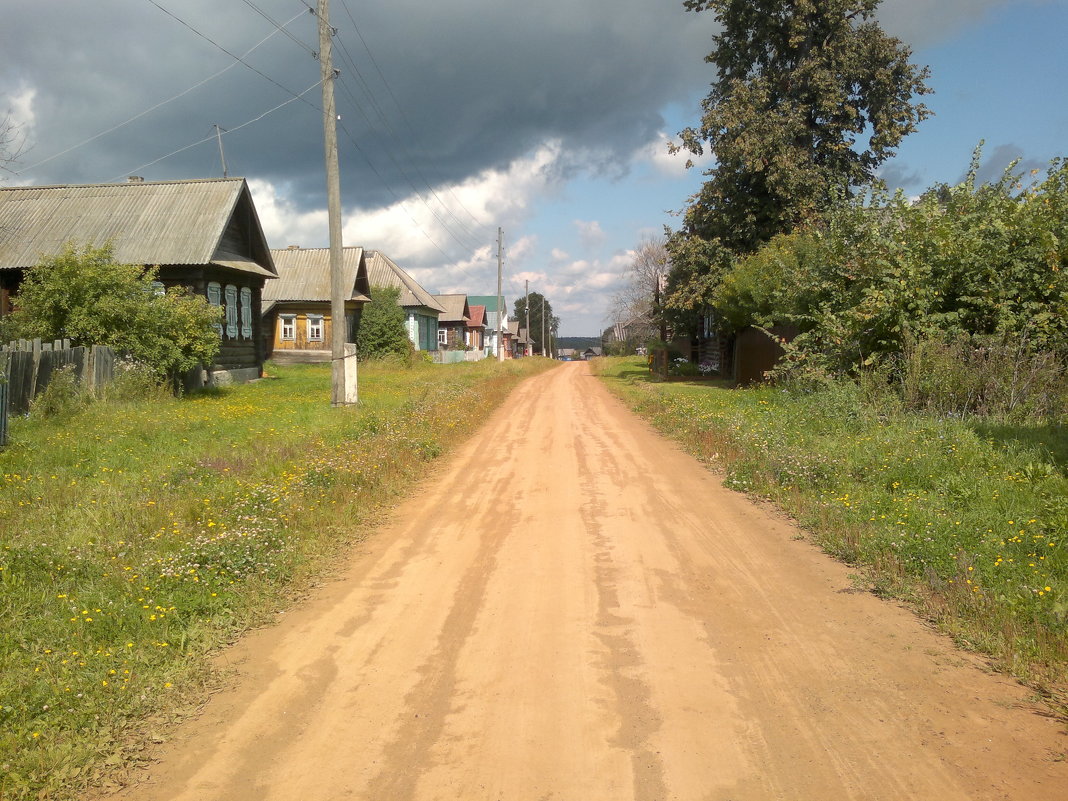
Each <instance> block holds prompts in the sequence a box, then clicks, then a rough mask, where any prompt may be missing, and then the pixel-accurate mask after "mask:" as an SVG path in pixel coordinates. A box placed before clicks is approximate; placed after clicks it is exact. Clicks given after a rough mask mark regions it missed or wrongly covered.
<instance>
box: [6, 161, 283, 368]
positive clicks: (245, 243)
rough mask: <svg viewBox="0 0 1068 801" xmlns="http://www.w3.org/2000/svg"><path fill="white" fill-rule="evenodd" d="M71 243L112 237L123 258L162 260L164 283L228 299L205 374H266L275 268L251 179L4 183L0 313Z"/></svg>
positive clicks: (218, 301) (98, 242) (220, 301)
mask: <svg viewBox="0 0 1068 801" xmlns="http://www.w3.org/2000/svg"><path fill="white" fill-rule="evenodd" d="M68 243H73V244H74V245H75V246H84V245H95V246H98V247H99V246H102V245H104V244H108V243H110V244H111V246H112V248H113V250H114V256H115V260H116V261H118V262H120V263H124V264H143V265H145V266H146V267H147V266H156V265H158V266H159V279H160V281H161V282H162V283H163V284H164V285H165V286H178V285H182V286H187V287H190V288H191V289H192V290H193V291H194V292H196V293H198V294H201V295H204V296H205V297H207V299H208V301H209V302H210V303H212V304H213V305H216V306H222V307H223V308H224V309H225V312H226V316H225V319H224V322H223V323H222V324H221V325H220V326H219V336H220V338H221V340H222V345H221V348H220V351H219V355H218V356H217V357H216V359H215V363H214V364H212V365H210V366H208V368H207V375H206V378H208V379H209V380H215V381H224V382H225V381H231V380H233V381H243V380H248V379H251V378H257V377H259V376H260V375H262V372H263V360H264V348H263V337H262V335H261V331H260V326H261V313H260V312H261V302H262V293H263V287H264V284H265V283H266V282H267V281H268V280H270V279H274V278H275V277H276V273H275V267H274V262H273V261H272V259H271V252H270V248H268V246H267V241H266V239H265V238H264V235H263V229H262V227H261V226H260V220H259V215H258V214H257V213H256V207H255V204H254V203H253V202H252V195H251V193H250V192H249V188H248V184H247V183H246V182H245V179H244V178H217V179H205V180H190V181H141V180H139V179H137V180H133V179H131V181H129V182H127V183H122V184H78V185H63V186H23V187H4V188H0V314H4V313H6V312H7V311H9V310H10V304H11V301H12V296H13V295H14V294H15V293H16V292H17V290H18V286H19V284H20V283H21V281H22V276H23V274H24V273H25V271H26V270H27V269H28V268H30V267H32V266H34V265H36V264H37V263H38V262H40V260H41V259H42V257H48V256H54V255H57V254H59V253H60V252H62V250H63V248H64V247H65V246H66V245H67V244H68Z"/></svg>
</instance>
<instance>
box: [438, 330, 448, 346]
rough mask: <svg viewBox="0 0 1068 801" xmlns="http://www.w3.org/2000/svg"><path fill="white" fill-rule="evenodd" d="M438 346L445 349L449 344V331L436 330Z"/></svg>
mask: <svg viewBox="0 0 1068 801" xmlns="http://www.w3.org/2000/svg"><path fill="white" fill-rule="evenodd" d="M438 344H439V345H440V346H441V347H445V346H446V345H448V344H449V331H448V329H447V328H439V329H438Z"/></svg>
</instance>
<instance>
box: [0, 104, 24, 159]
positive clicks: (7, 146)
mask: <svg viewBox="0 0 1068 801" xmlns="http://www.w3.org/2000/svg"><path fill="white" fill-rule="evenodd" d="M25 145H26V138H25V136H24V135H23V134H22V130H21V129H20V127H19V126H18V125H17V124H16V123H15V122H14V120H12V119H11V116H10V115H8V116H6V117H4V118H3V119H2V120H0V170H3V171H5V172H11V171H12V168H11V165H13V164H14V163H15V162H17V161H18V160H19V157H20V156H21V155H22V150H23V148H24V147H25Z"/></svg>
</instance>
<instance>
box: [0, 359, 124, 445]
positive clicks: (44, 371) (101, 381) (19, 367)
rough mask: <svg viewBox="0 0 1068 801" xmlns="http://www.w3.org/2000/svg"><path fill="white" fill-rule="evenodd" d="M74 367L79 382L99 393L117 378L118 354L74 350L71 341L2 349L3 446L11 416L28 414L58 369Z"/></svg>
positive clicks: (0, 404) (0, 403) (0, 436)
mask: <svg viewBox="0 0 1068 801" xmlns="http://www.w3.org/2000/svg"><path fill="white" fill-rule="evenodd" d="M68 365H69V366H70V367H71V368H72V369H73V371H74V375H75V376H76V377H77V378H78V381H79V382H80V383H81V384H82V386H83V387H85V388H86V389H87V390H88V391H89V392H92V393H96V392H97V391H99V389H100V388H101V387H103V386H106V385H107V384H109V383H110V382H111V381H112V379H113V378H114V377H115V352H114V351H113V350H112V349H111V348H107V347H103V346H101V345H93V346H92V347H71V344H70V342H69V341H66V340H56V341H55V342H42V341H41V340H39V339H34V340H26V339H22V340H18V341H16V342H10V343H8V344H7V345H4V346H3V347H2V348H0V447H2V446H3V445H6V444H7V421H8V418H9V416H10V415H11V414H26V413H27V412H28V411H29V410H30V405H31V404H32V403H33V399H34V398H36V397H37V396H38V395H40V394H41V393H42V392H44V391H45V388H46V387H48V382H49V381H51V380H52V376H53V374H54V373H55V372H56V370H59V369H61V368H63V367H66V366H68Z"/></svg>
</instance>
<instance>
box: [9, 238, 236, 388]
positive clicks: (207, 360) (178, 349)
mask: <svg viewBox="0 0 1068 801" xmlns="http://www.w3.org/2000/svg"><path fill="white" fill-rule="evenodd" d="M157 273H158V268H156V267H148V268H145V267H144V266H142V265H140V264H117V263H116V262H115V260H114V258H113V256H112V248H111V246H110V245H105V246H103V247H99V248H97V247H93V246H92V245H86V246H85V247H83V248H78V247H76V246H75V245H74V244H68V245H67V246H66V247H65V248H64V249H63V251H62V252H61V253H60V254H58V255H56V256H50V257H46V258H44V259H42V260H41V261H40V262H39V263H38V264H36V265H35V266H33V267H31V268H30V269H28V270H27V271H26V275H25V277H24V278H23V281H22V284H21V286H20V288H19V293H18V296H17V298H16V304H17V309H16V310H15V312H13V313H12V314H11V315H9V316H8V318H6V319H5V331H4V334H5V338H6V337H25V338H27V339H32V338H36V337H40V338H41V339H45V340H51V339H69V340H70V341H71V342H72V343H73V344H74V345H107V346H109V347H111V348H114V349H115V350H117V351H121V352H123V353H127V354H129V355H130V356H132V357H133V358H134V359H136V360H138V361H140V362H142V363H144V364H146V365H148V366H149V367H150V368H151V369H152V371H153V372H155V373H156V375H157V376H158V377H160V378H165V377H170V378H174V377H176V376H177V375H178V374H180V373H182V372H185V371H186V370H191V369H193V368H194V367H196V366H197V365H198V364H211V362H212V360H213V359H214V358H215V355H216V354H217V353H218V352H219V345H220V341H219V334H218V332H217V330H216V325H217V324H218V323H219V320H220V317H221V313H222V310H221V309H219V308H218V307H213V306H211V305H209V303H208V301H207V298H204V297H202V296H199V295H194V294H192V292H191V291H190V290H188V289H187V288H185V287H172V288H171V289H169V290H166V291H163V290H162V284H160V283H159V282H158V280H157Z"/></svg>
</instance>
